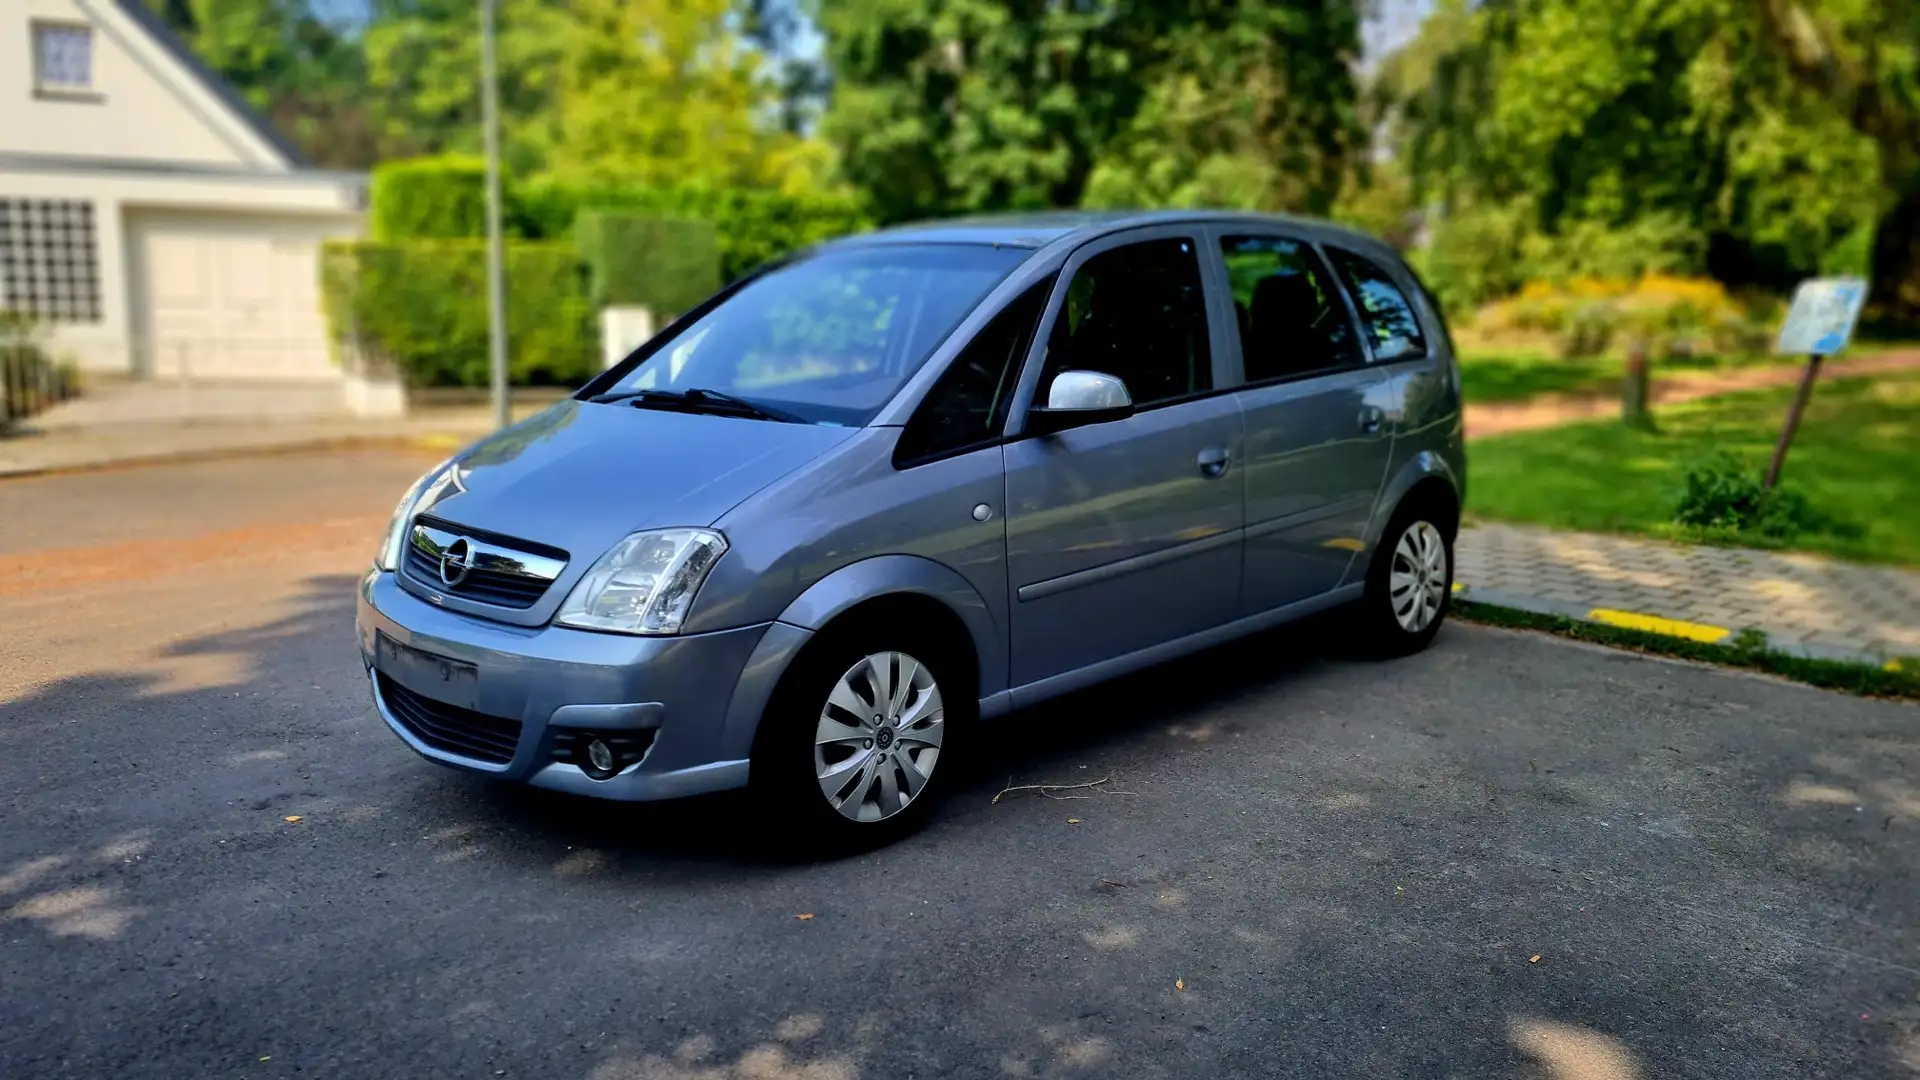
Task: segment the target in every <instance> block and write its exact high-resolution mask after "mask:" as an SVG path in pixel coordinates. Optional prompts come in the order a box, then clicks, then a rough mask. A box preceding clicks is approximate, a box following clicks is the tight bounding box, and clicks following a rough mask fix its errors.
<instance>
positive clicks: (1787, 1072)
mask: <svg viewBox="0 0 1920 1080" xmlns="http://www.w3.org/2000/svg"><path fill="white" fill-rule="evenodd" d="M429 463H430V462H428V461H426V460H419V459H413V458H406V457H396V456H394V455H391V454H388V455H367V454H359V455H356V454H331V455H313V456H305V457H285V458H264V459H259V460H255V461H251V462H228V463H209V464H200V465H191V466H177V467H166V468H153V469H143V470H130V471H127V472H123V473H102V474H95V475H86V476H68V477H47V478H41V479H36V480H26V481H14V482H10V483H0V628H4V630H5V633H4V637H3V638H0V642H3V643H0V660H4V661H5V662H4V664H0V1077H5V1078H7V1080H14V1078H22V1080H25V1078H38V1077H55V1076H74V1077H108V1076H111V1077H138V1076H156V1077H254V1078H265V1077H293V1076H309V1077H310V1076H326V1077H361V1076H381V1077H387V1076H395V1077H399V1076H415V1077H427V1076H436V1077H437V1076H469V1077H493V1076H508V1077H512V1076H521V1077H576V1078H582V1080H586V1078H592V1080H617V1078H635V1080H693V1078H699V1080H719V1078H739V1080H746V1078H754V1080H785V1078H805V1080H854V1078H890V1080H892V1078H905V1077H949V1076H951V1077H1081V1076H1085V1077H1162V1076H1165V1077H1174V1076H1180V1077H1194V1076H1203V1077H1295V1076H1297V1077H1314V1078H1319V1077H1432V1078H1469V1077H1471V1078H1509V1077H1512V1078H1518V1077H1546V1078H1554V1080H1616V1078H1625V1077H1643V1078H1653V1077H1724V1078H1729V1080H1732V1078H1739V1080H1751V1078H1762V1077H1780V1078H1794V1080H1801V1078H1806V1077H1824V1076H1833V1077H1913V1076H1920V709H1916V708H1914V707H1912V706H1908V705H1898V704H1890V703H1883V702H1873V701H1862V700H1856V699H1852V698H1847V697H1842V696H1838V695H1834V694H1828V693H1823V692H1819V691H1814V690H1808V689H1804V688H1800V687H1795V686H1789V685H1784V684H1780V683H1775V682H1771V681H1766V680H1762V679H1759V678H1755V677H1751V676H1746V675H1739V674H1729V673H1723V672H1719V671H1714V670H1709V669H1704V668H1699V667H1692V666H1684V665H1679V664H1672V663H1666V662H1662V661H1655V660H1648V659H1644V658H1640V657H1635V656H1630V655H1625V654H1620V653H1613V652H1607V651H1602V650H1598V649H1592V648H1587V647H1583V646H1577V645H1571V644H1567V643H1563V642H1559V641H1555V640H1551V639H1547V638H1541V637H1535V636H1529V635H1520V634H1512V633H1506V632H1501V631H1494V630H1488V629H1481V628H1474V627H1462V626H1455V627H1451V628H1449V629H1448V630H1447V631H1446V632H1445V633H1443V634H1442V636H1441V638H1440V640H1439V642H1438V644H1437V645H1436V647H1435V648H1434V649H1433V650H1432V651H1431V652H1429V653H1427V654H1425V655H1422V656H1419V657H1415V658H1412V659H1410V660H1404V661H1397V662H1393V663H1388V664H1368V663H1361V662H1356V661H1351V660H1347V659H1344V658H1342V657H1340V656H1338V655H1333V654H1329V653H1328V652H1327V651H1326V650H1325V649H1324V648H1323V647H1322V639H1323V638H1324V637H1325V635H1324V634H1323V633H1321V632H1319V628H1314V627H1309V628H1306V629H1304V630H1298V631H1294V632H1291V633H1281V634H1277V635H1273V636H1269V637H1265V638H1261V639H1259V640H1257V641H1253V642H1249V643H1246V644H1243V645H1240V646H1236V647H1233V648H1230V649H1227V650H1224V651H1221V652H1218V653H1215V654H1211V655H1209V656H1206V657H1204V658H1201V659H1199V660H1197V661H1193V662H1187V663H1182V664H1177V665H1174V666H1171V667H1168V668H1165V669H1161V670H1158V671H1155V672H1152V673H1149V674H1147V675H1144V676H1141V677H1137V678H1134V679H1131V680H1129V681H1127V682H1125V683H1124V684H1121V685H1118V686H1114V687H1109V688H1106V689H1103V690H1100V691H1096V692H1093V693H1091V694H1086V695H1081V696H1078V697H1075V698H1073V699H1070V700H1068V701H1064V702H1060V703H1058V704H1056V705H1053V706H1050V707H1047V708H1044V709H1041V710H1038V711H1033V712H1028V713H1022V714H1018V715H1015V716H1013V717H1011V718H1009V719H1007V720H1005V721H1003V722H1000V723H998V724H996V725H994V726H992V727H990V728H988V729H986V730H985V731H984V732H983V735H984V738H983V740H982V742H983V743H985V745H984V746H982V747H981V750H982V753H981V754H980V755H979V760H978V761H977V762H976V763H975V765H974V767H973V769H972V770H971V773H970V779H969V782H968V783H967V784H965V785H964V786H963V788H962V790H960V791H958V793H957V797H956V798H954V799H953V800H952V801H951V802H949V803H948V804H946V805H945V806H944V807H943V808H942V809H941V811H940V812H939V813H938V814H937V815H936V817H935V820H934V821H933V823H932V825H931V827H930V828H929V829H927V830H926V831H925V832H924V833H922V834H920V835H918V836H916V837H914V838H913V839H911V840H910V841H908V842H906V843H904V844H901V845H899V846H897V847H893V848H890V849H887V850H884V851H879V852H874V853H871V854H867V855H863V856H859V857H856V858H850V859H844V860H840V861H835V862H827V863H813V862H807V861H804V860H801V859H796V858H794V857H791V856H789V855H788V854H787V853H784V852H781V851H779V850H773V849H770V847H769V845H768V844H767V843H765V842H764V841H763V840H762V839H761V835H762V832H761V830H760V829H759V828H758V827H757V823H756V822H755V821H754V820H753V818H752V817H751V816H750V815H749V814H748V813H747V811H746V809H745V807H744V806H743V805H742V804H741V803H739V802H738V801H736V800H731V799H724V798H722V799H708V800H701V801H697V802H692V803H686V804H678V805H667V806H653V807H640V808H626V807H616V806H608V805H603V804H597V803H590V802H582V801H576V800H570V799H565V798H560V797H552V796H546V795H543V794H539V793H533V792H526V791H520V790H515V789H507V788H502V787H498V786H495V785H492V784H489V783H487V782H483V781H477V780H474V779H470V778H467V777H464V776H461V775H458V774H455V773H452V772H450V771H447V770H444V769H441V768H438V767H436V766H433V765H431V764H429V763H427V762H424V761H422V760H420V759H418V758H416V757H415V756H413V755H412V754H411V753H410V752H409V751H407V750H406V749H405V748H404V747H403V746H402V745H401V744H400V743H399V741H398V740H397V739H395V738H394V737H393V736H392V735H390V734H389V733H388V732H387V731H386V729H385V728H384V726H383V725H382V724H381V723H380V721H379V720H378V719H377V717H375V716H374V715H373V712H372V710H371V708H370V706H369V703H368V700H367V692H366V688H365V685H364V677H363V676H362V674H361V673H360V672H359V670H358V669H357V661H356V656H355V653H354V647H353V642H352V638H351V633H350V629H351V619H352V607H351V582H352V580H353V576H354V573H355V571H356V570H357V569H358V567H359V566H361V565H363V564H364V563H365V560H366V558H367V556H368V554H369V550H370V548H371V546H372V543H373V541H374V537H375V534H376V533H377V531H378V529H379V527H380V525H381V523H382V522H383V521H384V518H385V515H386V512H387V511H388V509H389V508H390V506H391V502H392V500H393V498H394V497H396V496H397V494H398V493H399V490H400V489H401V488H402V487H404V485H405V484H406V482H407V481H408V480H409V479H411V477H412V476H413V475H414V474H416V473H417V472H419V471H420V469H421V468H423V467H424V466H425V465H427V464H429ZM1097 780H1105V781H1106V783H1104V784H1101V785H1099V786H1098V787H1093V788H1084V789H1079V790H1074V791H1067V792H1062V793H1061V794H1062V795H1063V796H1080V797H1078V798H1060V799H1048V798H1044V797H1040V796H1038V795H1034V794H1032V793H1023V794H1015V795H1009V796H1007V797H1005V798H1003V799H1001V800H1000V801H999V803H997V804H995V803H994V802H993V801H992V800H993V797H994V795H995V793H996V792H997V791H999V790H1000V789H1001V788H1002V787H1004V786H1006V785H1007V784H1008V783H1009V782H1011V783H1015V784H1028V783H1037V782H1054V783H1065V784H1076V783H1089V782H1092V781H1097Z"/></svg>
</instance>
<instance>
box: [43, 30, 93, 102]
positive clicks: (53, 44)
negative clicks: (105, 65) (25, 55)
mask: <svg viewBox="0 0 1920 1080" xmlns="http://www.w3.org/2000/svg"><path fill="white" fill-rule="evenodd" d="M33 71H34V82H35V85H37V86H38V87H39V88H40V89H42V90H51V91H54V92H66V93H76V92H78V93H84V92H86V91H89V90H92V89H93V30H92V29H91V28H89V27H85V26H74V25H71V24H68V23H34V24H33Z"/></svg>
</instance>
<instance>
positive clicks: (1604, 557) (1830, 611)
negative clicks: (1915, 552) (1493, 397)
mask: <svg viewBox="0 0 1920 1080" xmlns="http://www.w3.org/2000/svg"><path fill="white" fill-rule="evenodd" d="M1457 577H1458V578H1459V580H1460V581H1462V582H1464V583H1465V584H1466V585H1467V587H1468V589H1469V590H1470V593H1469V595H1471V592H1472V591H1488V592H1493V593H1498V594H1500V595H1502V596H1505V597H1514V598H1534V599H1536V600H1540V601H1543V602H1545V603H1546V604H1547V605H1548V606H1551V607H1554V608H1559V609H1565V608H1569V607H1575V608H1581V609H1594V608H1607V609H1612V610H1618V611H1631V612H1637V613H1640V614H1646V615H1658V616H1661V617H1664V618H1669V619H1683V620H1686V621H1688V622H1697V623H1705V624H1708V625H1711V626H1724V627H1726V628H1728V629H1729V630H1732V631H1736V632H1737V631H1739V630H1742V629H1744V628H1746V627H1749V626H1754V627H1758V628H1760V629H1761V630H1764V631H1766V632H1767V634H1768V636H1769V637H1771V638H1772V639H1773V640H1774V641H1775V642H1776V643H1781V644H1790V643H1804V644H1807V645H1810V646H1815V647H1818V648H1821V649H1826V650H1829V651H1831V650H1835V649H1839V650H1843V651H1850V652H1855V653H1863V654H1873V655H1878V656H1920V571H1916V570H1909V569H1905V568H1901V567H1888V566H1860V565H1856V564H1852V563H1844V562H1839V561H1836V560H1833V559H1828V558H1825V557H1823V556H1819V555H1810V554H1806V553H1803V552H1772V551H1749V550H1744V549H1739V548H1716V547H1704V546H1689V545H1680V544H1669V543H1665V542H1662V541H1658V540H1645V539H1638V538H1634V537H1624V536H1602V535H1596V534H1591V533H1575V532H1558V531H1555V530H1551V529H1540V528H1534V527H1532V526H1524V525H1505V524H1478V525H1471V526H1467V527H1465V528H1463V529H1462V530H1461V532H1460V542H1459V567H1458V572H1457Z"/></svg>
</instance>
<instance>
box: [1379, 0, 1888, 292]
mask: <svg viewBox="0 0 1920 1080" xmlns="http://www.w3.org/2000/svg"><path fill="white" fill-rule="evenodd" d="M1916 11H1920V8H1916V6H1915V5H1911V4H1898V5H1896V4H1889V3H1858V2H1854V0H1806V2H1796V0H1761V2H1754V0H1483V2H1481V3H1478V4H1475V5H1471V6H1469V5H1468V4H1467V3H1465V2H1464V0H1444V2H1443V3H1442V5H1441V6H1440V8H1439V9H1438V10H1437V11H1436V12H1435V14H1434V16H1433V17H1432V18H1431V19H1430V20H1429V21H1428V23H1427V25H1426V26H1425V28H1424V29H1423V31H1422V33H1421V35H1420V37H1419V38H1418V39H1417V40H1416V41H1415V42H1414V43H1413V44H1412V45H1410V46H1409V47H1408V48H1407V49H1406V50H1404V51H1403V52H1402V53H1400V54H1399V55H1398V56H1396V57H1394V58H1393V59H1392V60H1391V61H1390V62H1389V63H1388V64H1387V65H1386V66H1385V68H1384V69H1383V71H1382V74H1381V84H1382V91H1383V94H1384V95H1385V96H1386V97H1387V98H1388V99H1389V100H1390V101H1391V103H1392V107H1391V108H1390V110H1389V124H1390V125H1391V127H1392V129H1393V131H1394V134H1395V140H1394V141H1395V145H1396V146H1397V148H1398V150H1399V152H1400V153H1401V155H1402V157H1403V158H1404V160H1405V162H1406V164H1407V167H1408V169H1409V171H1410V173H1411V175H1412V176H1413V178H1414V180H1415V182H1416V186H1417V189H1418V191H1419V192H1420V194H1421V196H1422V197H1423V198H1430V199H1432V200H1434V201H1435V202H1437V203H1438V204H1439V205H1440V206H1441V207H1442V208H1443V217H1444V219H1453V220H1458V219H1466V220H1465V221H1463V222H1461V224H1460V225H1459V226H1458V227H1455V226H1452V225H1449V224H1446V223H1444V222H1443V224H1442V225H1441V226H1440V228H1439V233H1440V234H1445V233H1446V232H1448V230H1449V229H1451V232H1452V233H1453V234H1454V235H1456V236H1462V237H1464V236H1469V235H1471V236H1475V237H1481V238H1489V237H1494V236H1509V237H1512V238H1513V240H1514V243H1516V244H1517V245H1518V246H1519V247H1520V248H1521V249H1522V250H1524V251H1525V252H1527V253H1528V258H1527V259H1526V260H1525V262H1526V267H1525V270H1526V272H1527V273H1544V274H1547V275H1553V274H1565V273H1574V272H1621V271H1626V272H1632V271H1634V270H1649V269H1691V270H1700V269H1708V270H1711V271H1712V272H1713V273H1715V274H1716V276H1720V277H1722V278H1724V279H1727V280H1729V281H1733V282H1736V283H1738V282H1751V283H1760V284H1771V285H1780V284H1784V283H1785V282H1787V281H1789V280H1791V279H1792V278H1793V277H1795V276H1798V275H1801V274H1805V273H1809V272H1814V271H1817V270H1819V269H1820V268H1822V267H1823V266H1832V265H1836V264H1837V263H1840V262H1844V261H1845V259H1846V258H1848V257H1849V256H1848V254H1847V253H1848V252H1854V253H1856V254H1855V255H1854V256H1852V257H1853V258H1854V261H1856V262H1858V261H1861V260H1860V259H1859V258H1858V255H1857V253H1859V252H1861V251H1863V250H1864V249H1866V248H1867V247H1869V246H1870V245H1867V244H1865V243H1863V242H1862V239H1861V238H1862V237H1864V236H1867V235H1877V236H1878V237H1879V238H1880V243H1879V244H1878V245H1877V247H1876V250H1877V252H1878V257H1879V260H1880V263H1881V266H1882V269H1885V268H1886V267H1887V266H1888V265H1890V264H1891V263H1892V262H1893V261H1894V260H1893V258H1892V256H1891V254H1889V252H1890V251H1891V250H1892V248H1893V247H1896V246H1897V244H1890V243H1889V237H1890V230H1891V235H1892V236H1895V237H1897V236H1898V235H1899V231H1900V229H1901V226H1900V225H1899V224H1898V217H1899V214H1898V213H1897V212H1896V213H1894V214H1892V215H1889V211H1897V209H1898V208H1900V207H1902V206H1906V205H1911V204H1912V203H1913V201H1914V195H1915V187H1916V179H1920V162H1916V156H1920V150H1916V149H1915V148H1916V145H1920V129H1917V128H1916V116H1920V110H1916V108H1915V100H1916V98H1915V95H1916V75H1915V68H1916V48H1920V46H1917V45H1916V42H1920V34H1916V30H1920V14H1916ZM1514 214H1518V215H1520V217H1521V222H1520V224H1521V229H1520V235H1518V236H1514V235H1513V234H1512V233H1511V232H1509V231H1505V230H1503V229H1500V228H1487V227H1481V226H1479V225H1477V224H1473V222H1474V220H1475V219H1477V218H1481V217H1488V216H1492V217H1496V218H1502V219H1504V218H1505V217H1507V216H1510V215H1514ZM1915 216H1916V217H1920V206H1916V207H1915ZM1905 228H1906V229H1907V230H1909V231H1910V230H1911V229H1912V225H1908V226H1906V227H1905ZM1915 243H1920V241H1916V242H1915ZM1912 246H1913V245H1912V244H1910V245H1909V247H1912ZM1636 253H1641V254H1636ZM1916 254H1920V252H1910V256H1909V261H1910V262H1911V261H1912V255H1916ZM1434 255H1435V257H1437V258H1440V259H1441V260H1442V261H1445V260H1446V259H1449V258H1451V259H1454V260H1455V261H1459V262H1473V261H1485V260H1481V259H1478V258H1477V257H1476V256H1475V255H1474V254H1473V253H1471V252H1463V253H1459V254H1457V255H1442V254H1441V253H1439V252H1435V253H1434ZM1877 276H1882V277H1884V276H1885V275H1884V274H1883V275H1877ZM1894 276H1895V277H1899V276H1901V275H1899V274H1895V275H1894ZM1882 284H1885V285H1889V286H1890V287H1892V283H1890V282H1884V281H1883V282H1882ZM1484 298H1485V297H1476V299H1484ZM1915 300H1916V301H1920V296H1916V297H1915Z"/></svg>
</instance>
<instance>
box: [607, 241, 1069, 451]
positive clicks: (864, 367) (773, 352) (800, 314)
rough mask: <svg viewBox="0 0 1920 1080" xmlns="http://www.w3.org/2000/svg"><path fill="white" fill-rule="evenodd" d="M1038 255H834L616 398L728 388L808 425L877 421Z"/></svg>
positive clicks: (983, 251)
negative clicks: (984, 303) (972, 315)
mask: <svg viewBox="0 0 1920 1080" xmlns="http://www.w3.org/2000/svg"><path fill="white" fill-rule="evenodd" d="M1029 254H1031V253H1030V252H1027V251H1024V250H1019V249H1013V248H999V247H991V246H986V245H937V244H924V245H900V246H888V247H871V248H858V249H851V250H843V251H828V252H823V253H821V254H819V255H815V256H813V257H811V258H807V259H803V260H801V261H799V262H796V263H793V264H791V265H788V266H783V267H780V268H779V269H776V270H774V271H772V272H770V273H768V274H767V275H766V276H765V277H763V278H760V279H758V280H756V281H753V282H750V283H748V284H747V285H746V286H744V287H743V288H741V289H740V291H738V292H736V293H734V294H733V295H732V296H729V297H727V298H726V299H725V300H724V301H722V302H721V303H720V304H719V305H718V306H717V307H715V308H714V309H713V310H711V311H709V312H707V313H706V314H705V315H703V316H702V317H701V318H700V319H698V320H697V321H695V322H693V323H692V324H691V325H689V326H687V327H686V328H684V329H683V330H681V331H680V332H679V333H678V334H676V335H675V336H674V337H673V339H672V340H670V341H667V342H664V343H663V344H662V345H661V347H660V348H658V349H657V350H656V351H654V352H653V353H652V355H650V356H648V357H647V358H646V359H645V360H644V361H642V362H641V363H640V364H639V365H638V366H637V367H635V368H634V369H633V370H632V371H629V372H628V373H627V374H626V375H625V376H624V377H622V378H621V380H620V381H619V383H617V384H616V385H615V386H613V387H612V388H611V389H610V393H614V394H619V393H625V392H633V391H640V390H669V391H689V390H707V391H718V392H720V393H724V394H730V395H733V396H735V397H739V398H743V399H745V400H747V401H749V402H752V403H754V404H756V405H761V406H766V407H769V408H772V409H777V410H779V411H780V412H782V413H786V414H790V415H791V416H793V417H797V418H799V419H801V420H804V421H806V422H808V423H815V424H836V425H842V426H857V425H860V424H865V423H866V422H867V421H869V420H871V419H873V417H874V415H875V414H876V413H878V412H879V411H880V408H881V406H883V405H885V404H886V403H887V402H888V401H889V400H891V399H892V397H893V395H894V393H895V392H896V391H898V390H899V389H900V385H901V384H902V383H904V382H905V381H906V380H907V379H908V378H909V377H911V376H912V375H913V373H914V372H916V371H918V370H919V369H920V365H921V364H924V363H926V360H927V357H928V356H929V355H930V354H932V352H933V350H934V349H935V348H936V347H938V346H939V344H940V342H941V341H942V340H943V339H945V338H946V336H947V335H948V334H949V333H951V332H952V331H953V328H954V326H955V325H957V324H958V323H959V322H960V320H961V319H962V318H964V317H965V316H966V314H967V312H968V311H970V310H972V308H973V306H974V305H975V304H977V303H979V302H980V299H981V297H983V296H985V295H986V294H987V293H988V292H990V291H992V289H993V287H994V286H995V285H998V284H999V283H1000V282H1001V280H1002V279H1004V278H1005V277H1006V276H1007V275H1008V274H1009V273H1011V272H1012V271H1013V269H1014V268H1015V267H1017V266H1018V265H1020V263H1021V262H1022V261H1024V260H1025V259H1026V257H1027V256H1028V255H1029Z"/></svg>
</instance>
